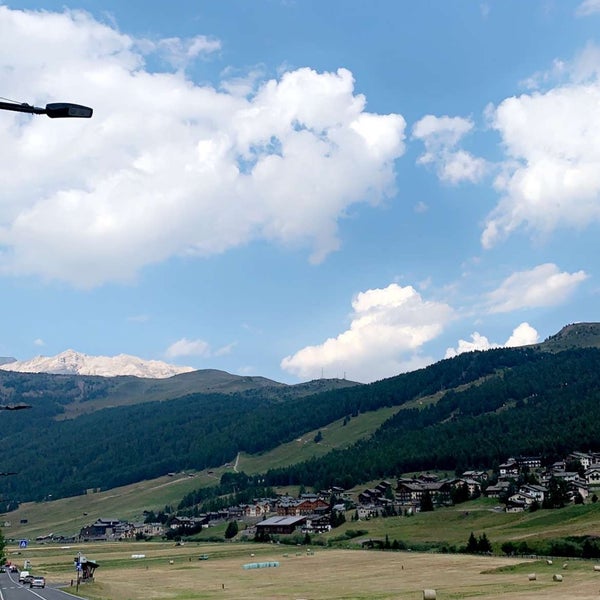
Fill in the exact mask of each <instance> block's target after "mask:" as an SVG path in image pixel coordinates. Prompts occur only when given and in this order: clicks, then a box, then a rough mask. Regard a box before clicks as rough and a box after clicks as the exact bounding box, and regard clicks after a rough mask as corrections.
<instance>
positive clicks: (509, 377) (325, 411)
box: [0, 323, 600, 510]
mask: <svg viewBox="0 0 600 600" xmlns="http://www.w3.org/2000/svg"><path fill="white" fill-rule="evenodd" d="M0 403H1V404H10V403H26V404H29V405H31V406H32V409H31V410H29V411H9V412H5V413H4V414H2V415H0V417H1V418H2V425H3V427H2V435H1V436H0V453H1V454H2V456H3V457H4V460H5V462H6V463H7V464H10V468H11V470H14V471H17V472H18V473H19V476H16V477H10V478H2V479H1V480H0V496H1V497H2V498H4V499H12V500H16V499H18V500H26V499H39V498H40V497H43V496H45V495H47V494H52V496H53V497H54V498H58V497H64V496H69V495H76V494H80V493H83V492H84V491H85V490H86V489H88V488H101V489H110V488H113V487H116V486H118V485H124V484H126V483H134V482H136V481H140V480H142V479H150V478H154V477H158V476H160V475H164V474H166V473H169V472H175V471H180V470H187V469H195V470H202V469H207V468H211V467H216V466H219V465H223V464H225V463H228V462H231V461H233V460H234V459H235V457H236V455H237V454H238V453H240V452H245V453H248V454H260V453H264V452H266V451H268V450H271V449H274V448H276V447H277V446H279V445H280V444H283V443H286V442H291V441H293V440H297V439H299V438H301V437H302V436H304V435H305V434H307V432H311V431H313V432H314V431H315V430H322V431H323V433H324V436H325V441H324V442H323V443H324V444H327V428H328V427H329V426H330V425H332V424H333V423H334V422H337V423H338V424H341V423H342V422H343V423H347V422H349V421H350V420H352V419H354V418H355V417H356V416H358V415H367V414H368V413H370V412H374V411H378V410H380V409H384V408H385V409H387V410H389V409H394V410H393V411H392V413H388V414H392V416H391V417H386V420H385V421H384V422H383V424H382V425H381V426H380V427H377V428H375V427H374V428H373V429H371V430H365V432H364V436H363V437H362V439H360V440H359V441H358V442H356V443H350V442H348V443H346V444H341V445H340V444H338V448H339V449H338V450H335V451H332V452H330V453H328V454H326V455H325V456H323V457H322V458H319V459H318V460H317V459H316V458H315V459H313V460H311V461H309V462H308V463H306V464H298V465H294V457H290V459H289V460H290V463H289V467H284V468H278V469H277V470H276V471H274V472H271V473H267V474H266V475H265V481H270V482H271V483H273V484H276V485H288V484H291V483H302V484H304V485H310V486H317V487H319V488H320V487H327V486H330V485H339V486H341V487H351V486H352V485H356V484H358V483H359V482H362V481H370V480H372V479H376V478H379V477H385V476H393V475H394V474H398V473H403V472H413V471H415V470H421V469H439V468H442V469H446V470H448V469H450V470H453V469H455V468H458V466H460V467H461V468H463V469H464V468H489V466H490V465H491V464H495V463H496V462H498V461H502V460H505V459H506V457H507V456H509V455H513V454H519V453H525V454H532V455H533V454H543V455H544V456H546V457H553V456H555V455H560V454H561V453H563V452H564V451H565V450H566V451H572V450H574V449H577V448H585V449H586V450H588V449H592V450H596V449H597V450H600V438H598V436H597V431H598V429H600V324H599V323H580V324H574V325H569V326H567V327H565V328H563V329H562V330H561V331H560V332H559V333H558V334H556V335H555V336H552V337H550V338H548V339H547V340H546V341H545V342H543V343H541V344H537V345H534V346H528V347H522V348H500V349H494V350H488V351H475V352H468V353H464V354H461V355H459V356H457V357H454V358H450V359H446V360H443V361H440V362H438V363H435V364H433V365H430V366H429V367H426V368H423V369H419V370H417V371H413V372H410V373H405V374H402V375H398V376H396V377H391V378H389V379H385V380H382V381H378V382H375V383H372V384H369V385H360V384H355V383H353V382H348V381H345V380H318V381H313V382H307V383H305V384H298V385H294V386H290V385H285V384H282V383H277V382H274V381H271V380H269V379H266V378H262V377H241V376H235V375H231V374H229V373H225V372H223V371H216V370H205V371H193V372H189V373H183V374H180V375H176V376H173V377H170V378H167V379H149V378H139V377H131V376H119V377H98V376H91V375H65V374H46V373H36V374H29V373H18V372H14V371H9V370H5V371H0ZM380 422H381V421H380ZM341 429H342V434H343V430H344V428H343V427H341ZM311 439H312V438H311ZM340 446H341V447H340ZM342 448H343V449H342ZM296 461H297V459H296ZM0 510H1V508H0Z"/></svg>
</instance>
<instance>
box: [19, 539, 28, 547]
mask: <svg viewBox="0 0 600 600" xmlns="http://www.w3.org/2000/svg"><path fill="white" fill-rule="evenodd" d="M19 548H27V540H19Z"/></svg>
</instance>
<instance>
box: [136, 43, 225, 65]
mask: <svg viewBox="0 0 600 600" xmlns="http://www.w3.org/2000/svg"><path fill="white" fill-rule="evenodd" d="M144 49H145V51H148V50H150V49H154V51H155V52H157V53H158V54H159V55H160V56H161V57H162V58H163V60H165V61H166V62H167V63H168V64H170V65H171V66H172V67H174V68H176V69H185V68H186V67H187V66H188V65H189V63H190V62H192V61H193V60H194V59H196V58H198V57H199V56H202V55H210V54H212V53H214V52H217V51H218V50H220V49H221V42H219V40H213V39H209V38H208V37H206V36H204V35H197V36H196V37H194V38H191V39H186V40H182V39H181V38H166V39H162V40H159V41H158V42H156V43H150V45H149V46H148V47H146V48H144Z"/></svg>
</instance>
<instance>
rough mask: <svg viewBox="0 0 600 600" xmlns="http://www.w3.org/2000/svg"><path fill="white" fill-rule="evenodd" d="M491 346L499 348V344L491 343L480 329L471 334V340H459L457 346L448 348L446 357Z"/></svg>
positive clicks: (487, 348)
mask: <svg viewBox="0 0 600 600" xmlns="http://www.w3.org/2000/svg"><path fill="white" fill-rule="evenodd" d="M490 348H499V344H493V343H491V342H490V341H489V340H488V338H486V337H485V336H484V335H481V334H480V333H479V332H478V331H475V332H474V333H472V334H471V341H470V342H469V341H467V340H458V347H457V348H448V349H447V350H446V355H445V356H444V358H452V357H454V356H458V355H459V354H462V353H463V352H473V351H474V350H489V349H490Z"/></svg>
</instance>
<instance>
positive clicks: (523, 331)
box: [504, 323, 540, 348]
mask: <svg viewBox="0 0 600 600" xmlns="http://www.w3.org/2000/svg"><path fill="white" fill-rule="evenodd" d="M539 341H540V336H539V334H538V332H537V331H536V330H535V329H534V328H533V327H532V326H531V325H530V324H529V323H521V324H520V325H519V326H518V327H517V328H516V329H515V330H514V331H513V332H512V335H511V336H510V337H509V338H508V340H506V343H505V344H504V345H505V346H506V347H507V348H514V347H518V346H528V345H530V344H537V343H538V342H539Z"/></svg>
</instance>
